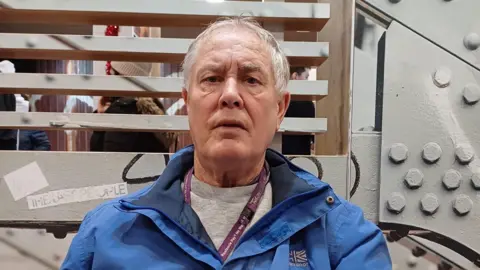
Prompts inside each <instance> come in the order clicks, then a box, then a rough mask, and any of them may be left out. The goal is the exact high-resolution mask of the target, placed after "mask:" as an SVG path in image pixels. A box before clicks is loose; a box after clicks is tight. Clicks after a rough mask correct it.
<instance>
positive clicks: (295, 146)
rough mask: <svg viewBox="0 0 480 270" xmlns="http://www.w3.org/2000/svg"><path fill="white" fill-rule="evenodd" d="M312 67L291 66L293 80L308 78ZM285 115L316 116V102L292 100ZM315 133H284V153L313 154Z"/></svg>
mask: <svg viewBox="0 0 480 270" xmlns="http://www.w3.org/2000/svg"><path fill="white" fill-rule="evenodd" d="M309 72H310V69H309V68H307V67H290V79H291V80H308V73H309ZM285 117H299V118H314V117H315V104H313V102H312V101H310V100H305V101H304V100H292V101H291V102H290V106H289V107H288V110H287V113H286V114H285ZM314 140H315V136H314V135H287V134H285V135H282V154H284V155H311V153H312V148H313V144H314Z"/></svg>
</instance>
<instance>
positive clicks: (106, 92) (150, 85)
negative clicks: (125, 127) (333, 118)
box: [0, 73, 328, 100]
mask: <svg viewBox="0 0 480 270" xmlns="http://www.w3.org/2000/svg"><path fill="white" fill-rule="evenodd" d="M182 86H183V78H173V77H123V76H107V75H103V76H92V75H65V74H34V73H31V74H29V73H16V74H7V73H0V93H23V94H41V95H69V94H72V95H91V96H137V97H138V96H151V97H176V98H179V97H180V94H181V89H182ZM287 91H289V92H290V93H291V95H292V96H293V98H294V99H301V100H319V99H321V98H323V97H325V96H326V95H327V94H328V81H326V80H324V81H290V82H289V84H288V87H287Z"/></svg>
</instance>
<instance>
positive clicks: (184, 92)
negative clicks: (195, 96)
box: [182, 87, 188, 104]
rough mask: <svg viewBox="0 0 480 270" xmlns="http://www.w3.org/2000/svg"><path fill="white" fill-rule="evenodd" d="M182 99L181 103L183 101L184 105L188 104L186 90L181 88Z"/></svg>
mask: <svg viewBox="0 0 480 270" xmlns="http://www.w3.org/2000/svg"><path fill="white" fill-rule="evenodd" d="M182 98H183V101H185V104H187V103H188V92H187V89H185V87H184V88H182Z"/></svg>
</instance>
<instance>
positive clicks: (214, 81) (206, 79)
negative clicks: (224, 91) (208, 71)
mask: <svg viewBox="0 0 480 270" xmlns="http://www.w3.org/2000/svg"><path fill="white" fill-rule="evenodd" d="M205 81H206V82H209V83H216V82H220V78H219V77H218V76H210V77H207V78H205Z"/></svg>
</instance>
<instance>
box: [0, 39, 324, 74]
mask: <svg viewBox="0 0 480 270" xmlns="http://www.w3.org/2000/svg"><path fill="white" fill-rule="evenodd" d="M0 40H1V42H0V52H1V53H2V56H3V57H4V58H20V59H53V60H67V59H68V60H112V61H133V62H169V63H181V62H182V61H183V59H184V57H185V54H186V53H187V51H188V47H189V46H190V44H191V43H192V42H193V40H192V39H179V38H135V37H106V36H81V35H44V34H11V33H0ZM280 46H281V47H282V49H283V50H284V52H285V54H286V55H287V57H288V58H289V61H290V63H291V64H292V65H305V66H320V65H321V64H322V63H323V62H324V61H325V60H326V58H327V57H328V51H329V48H328V42H285V41H280Z"/></svg>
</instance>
